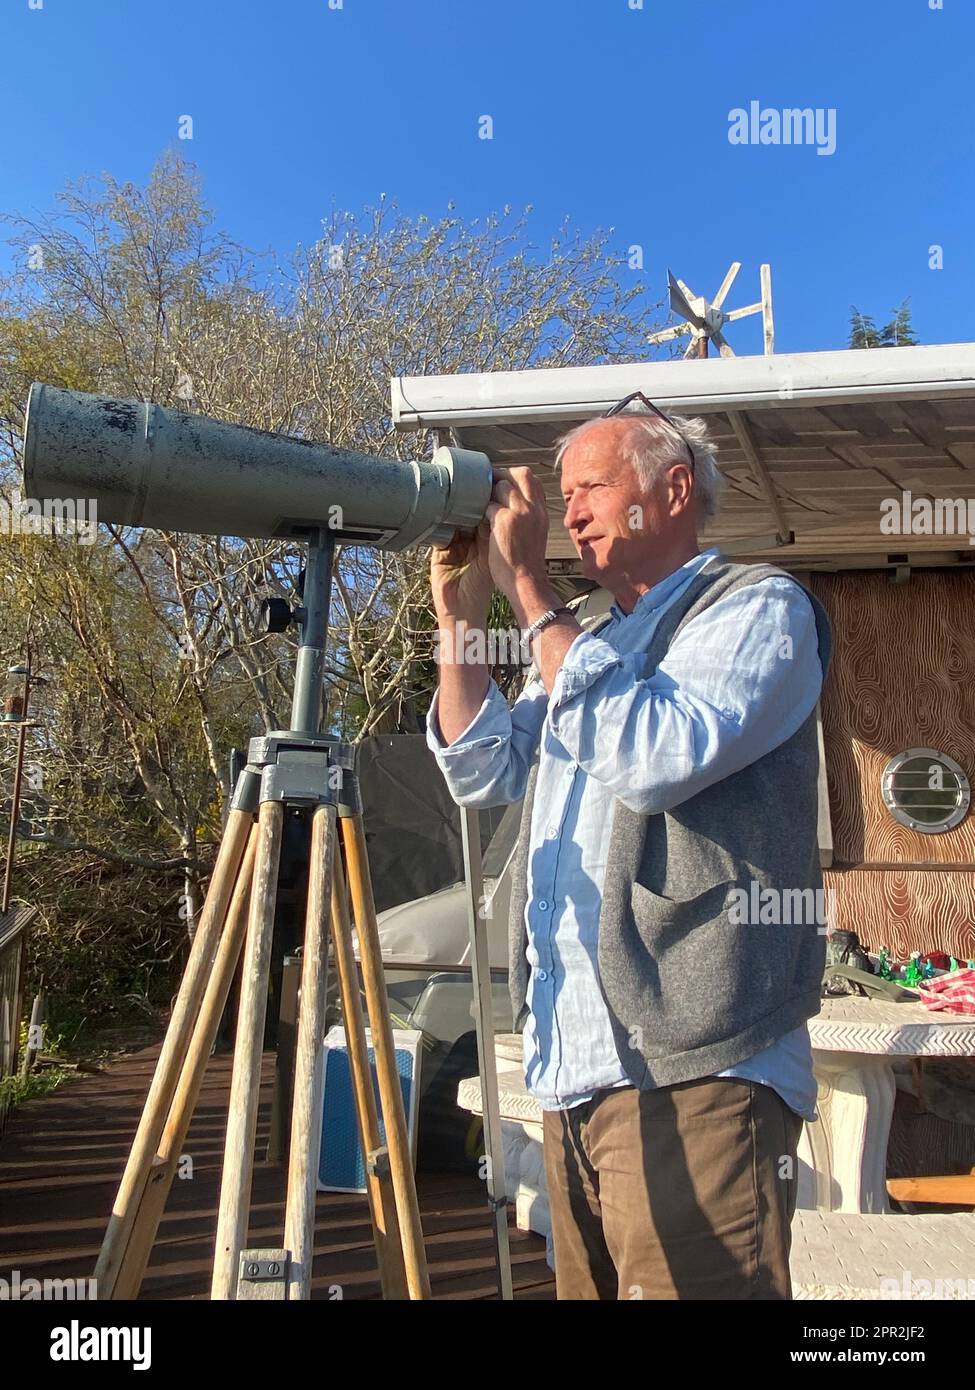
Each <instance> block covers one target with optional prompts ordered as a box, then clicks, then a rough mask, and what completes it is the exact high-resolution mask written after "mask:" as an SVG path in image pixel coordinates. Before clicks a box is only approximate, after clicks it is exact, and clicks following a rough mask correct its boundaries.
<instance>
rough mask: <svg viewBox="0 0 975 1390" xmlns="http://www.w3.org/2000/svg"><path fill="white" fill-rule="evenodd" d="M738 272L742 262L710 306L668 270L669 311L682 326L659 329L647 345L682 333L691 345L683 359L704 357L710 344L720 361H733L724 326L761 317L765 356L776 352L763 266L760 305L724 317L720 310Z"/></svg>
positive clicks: (767, 275)
mask: <svg viewBox="0 0 975 1390" xmlns="http://www.w3.org/2000/svg"><path fill="white" fill-rule="evenodd" d="M739 270H741V262H740V261H735V262H734V264H733V265H732V266H731V268H730V269H729V271H728V274H727V275H726V276H725V277H724V280H723V281H722V282H721V288H720V289H719V290H718V292H717V294H716V295H715V296H714V298H713V299H712V300H711V302H710V303H708V301H707V300H706V299H705V298H704V296H703V295H698V294H695V293H694V291H693V290H692V289H690V288H689V287H688V286H687V285H685V284H684V281H683V280H678V279H677V278H676V276H674V275H673V274H671V272H670V271H669V270H668V271H667V282H668V284H669V286H670V307H671V309H673V311H674V313H675V314H679V315H680V316H681V318H682V319H684V320H685V322H684V323H678V324H675V326H674V327H673V328H664V329H661V331H660V332H659V333H651V334H650V335H649V337H648V338H647V342H649V343H667V342H670V341H671V339H673V338H679V337H680V336H681V335H682V334H684V333H690V335H691V341H690V342H689V343H688V345H687V351H686V352H685V353H684V356H685V357H694V356H698V357H707V355H708V344H709V343H714V344H715V346H716V347H717V349H718V351H719V352H720V353H721V356H722V357H734V355H735V353H734V349H733V348H732V346H731V344H730V343H729V342H728V340H727V339H726V338H725V336H724V334H723V333H722V332H721V330H722V328H723V327H724V326H725V324H726V323H731V322H733V321H734V320H735V319H743V318H747V317H748V315H749V314H761V315H762V320H763V324H764V329H765V355H766V356H767V357H768V356H770V355H771V354H772V353H773V352H774V351H775V326H774V324H773V321H772V267H771V266H768V265H763V266H762V298H761V300H760V301H759V303H758V304H748V305H746V307H745V308H744V309H732V310H731V312H730V313H728V314H726V313H725V312H724V310H723V309H722V307H721V306H722V305H723V304H724V302H725V299H726V298H727V295H728V291H729V290H730V289H731V287H732V285H733V284H734V282H735V277H736V276H737V274H738V272H739Z"/></svg>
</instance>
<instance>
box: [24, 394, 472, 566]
mask: <svg viewBox="0 0 975 1390" xmlns="http://www.w3.org/2000/svg"><path fill="white" fill-rule="evenodd" d="M24 480H25V488H24V491H25V493H26V495H28V496H29V497H31V498H36V499H38V500H41V499H44V498H67V497H71V498H86V499H88V500H89V501H94V502H95V503H96V504H97V510H98V519H99V520H100V521H108V522H112V523H113V524H115V525H121V526H152V527H154V528H156V529H157V530H164V531H192V532H195V533H196V534H198V535H213V536H244V537H250V536H265V537H280V538H282V539H294V540H308V539H310V538H312V537H314V536H316V535H317V534H318V532H319V530H323V529H327V530H329V531H330V532H331V533H332V537H333V539H334V540H335V541H346V542H349V543H357V544H360V545H371V546H375V547H376V548H377V549H380V550H406V549H408V548H409V547H410V546H416V545H447V544H448V543H449V542H450V540H451V539H452V537H453V535H454V532H455V531H458V530H460V531H465V530H468V531H469V530H473V529H474V528H475V527H476V526H477V525H478V523H479V522H480V521H481V519H482V518H483V516H484V511H485V508H486V507H487V505H488V502H489V501H490V499H491V488H492V485H493V478H492V470H491V463H490V460H489V459H488V458H487V456H486V455H485V454H480V453H475V452H473V451H472V450H469V449H452V448H448V447H441V448H439V449H437V450H436V452H435V453H434V455H433V458H432V459H430V460H428V461H424V462H418V463H417V462H404V461H403V460H402V459H384V458H375V457H373V456H372V455H370V454H359V453H355V452H354V451H352V450H351V449H336V448H333V447H332V446H331V445H330V444H318V443H314V442H313V441H310V440H307V439H298V438H295V437H294V436H291V435H283V434H270V433H267V432H265V431H264V430H255V429H250V428H248V427H247V426H246V425H228V424H225V423H224V422H223V421H222V420H212V419H209V418H208V417H207V416H205V415H187V414H184V413H183V412H182V411H179V410H172V409H169V408H166V407H163V406H159V405H151V404H148V403H146V402H142V401H120V400H117V399H115V398H114V397H111V396H90V395H86V394H84V393H83V392H81V391H64V390H62V389H60V388H59V387H56V386H43V385H41V384H40V383H39V382H35V383H34V385H33V386H32V387H31V390H30V397H29V399H28V402H27V425H26V430H25V438H24Z"/></svg>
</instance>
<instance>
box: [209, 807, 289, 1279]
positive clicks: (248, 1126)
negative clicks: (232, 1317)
mask: <svg viewBox="0 0 975 1390" xmlns="http://www.w3.org/2000/svg"><path fill="white" fill-rule="evenodd" d="M283 827H284V805H283V803H282V802H280V801H264V802H262V803H261V810H260V816H259V819H258V832H257V833H258V839H257V859H256V863H255V865H254V888H253V892H252V895H251V902H250V913H249V916H248V922H247V942H246V947H245V959H244V973H243V981H242V985H241V993H240V1017H239V1020H238V1024H237V1042H236V1048H235V1051H234V1071H233V1079H232V1081H231V1084H230V1115H229V1118H228V1121H227V1140H226V1149H225V1151H224V1164H223V1179H222V1182H221V1186H220V1209H219V1215H218V1218H217V1245H216V1255H215V1258H214V1266H213V1286H212V1291H211V1297H212V1298H214V1299H233V1298H234V1297H235V1295H236V1289H237V1273H238V1265H239V1263H240V1252H241V1250H242V1249H243V1247H244V1244H245V1241H246V1237H247V1220H248V1214H249V1208H250V1196H251V1179H252V1177H253V1173H254V1139H255V1135H256V1133H257V1108H258V1102H259V1099H260V1085H261V1054H262V1052H263V1050H264V1017H265V1014H266V1012H267V977H268V971H269V967H270V964H271V938H272V935H273V932H274V903H275V894H276V889H277V878H278V862H279V860H280V857H281V833H282V830H283Z"/></svg>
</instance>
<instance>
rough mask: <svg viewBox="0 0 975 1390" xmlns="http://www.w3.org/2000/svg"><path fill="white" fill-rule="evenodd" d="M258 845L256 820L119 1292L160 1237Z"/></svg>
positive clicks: (131, 1288) (236, 948) (243, 921)
mask: <svg viewBox="0 0 975 1390" xmlns="http://www.w3.org/2000/svg"><path fill="white" fill-rule="evenodd" d="M256 850H257V828H256V827H255V826H252V827H251V833H250V839H249V840H248V844H247V850H246V852H245V854H244V862H243V863H242V864H241V866H240V873H239V874H238V876H237V884H236V887H235V888H234V896H233V899H232V900H231V903H230V911H229V912H228V913H227V925H226V928H225V929H224V933H223V936H222V937H221V938H220V945H219V947H218V949H217V958H216V960H215V961H214V963H213V970H212V972H211V974H210V980H209V983H208V984H207V991H206V994H205V995H204V997H203V1003H202V1005H201V1006H200V1014H199V1017H198V1018H197V1020H196V1027H195V1028H194V1029H193V1037H192V1040H191V1042H190V1046H189V1051H188V1053H187V1055H186V1063H185V1065H184V1067H183V1072H182V1075H181V1076H180V1079H179V1085H178V1086H177V1088H176V1095H175V1097H174V1098H173V1104H172V1108H171V1109H170V1112H169V1117H168V1119H167V1120H166V1127H165V1129H164V1130H163V1136H162V1141H161V1142H160V1145H159V1151H158V1153H157V1154H156V1159H155V1162H154V1164H153V1167H152V1170H151V1172H150V1175H149V1181H148V1182H147V1184H146V1187H145V1191H144V1192H143V1196H142V1201H141V1202H140V1203H139V1209H138V1212H137V1213H136V1218H135V1223H134V1226H133V1230H132V1237H131V1239H130V1241H129V1243H128V1247H127V1248H126V1251H125V1256H124V1258H123V1260H122V1264H121V1267H120V1269H119V1273H118V1279H117V1281H116V1285H115V1297H116V1298H137V1297H138V1294H139V1288H140V1286H141V1284H142V1280H143V1277H144V1275H145V1269H146V1265H147V1264H148V1263H149V1255H150V1253H151V1251H152V1244H153V1241H154V1240H155V1239H156V1232H157V1231H158V1229H159V1222H160V1220H161V1219H162V1214H163V1211H164V1210H165V1207H166V1199H167V1197H168V1196H169V1191H170V1188H171V1187H172V1184H173V1178H174V1176H175V1174H176V1168H177V1165H178V1163H179V1160H180V1157H181V1154H182V1152H183V1144H184V1142H185V1140H186V1133H187V1130H188V1129H189V1127H190V1120H191V1119H192V1118H193V1111H194V1110H195V1109H196V1102H197V1099H198V1098H199V1094H200V1087H201V1086H202V1084H203V1076H204V1073H205V1072H206V1068H207V1063H208V1061H209V1060H210V1049H211V1048H212V1047H213V1041H214V1038H215V1037H216V1036H217V1029H218V1028H219V1027H220V1018H221V1015H222V1014H223V1010H224V1006H225V1005H226V1002H227V995H228V994H229V993H230V986H231V984H232V983H233V978H234V971H235V970H236V969H237V960H238V958H239V956H240V951H241V947H242V945H243V943H244V933H245V931H246V928H247V912H248V906H249V903H250V893H251V885H252V883H253V878H254V858H255V853H256Z"/></svg>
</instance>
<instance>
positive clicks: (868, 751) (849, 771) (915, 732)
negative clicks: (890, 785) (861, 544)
mask: <svg viewBox="0 0 975 1390" xmlns="http://www.w3.org/2000/svg"><path fill="white" fill-rule="evenodd" d="M809 587H810V588H811V590H812V592H813V593H814V594H815V595H816V597H817V598H818V599H819V600H820V601H821V602H822V604H823V606H824V607H825V609H826V611H827V612H828V613H829V616H830V619H831V622H832V625H833V639H834V648H833V662H832V668H831V670H830V675H829V680H828V682H827V687H826V690H825V692H824V695H823V734H824V738H825V741H826V763H827V769H828V774H829V784H830V810H831V813H832V818H833V862H834V864H863V863H871V864H904V863H918V864H928V863H934V864H967V865H975V816H973V815H971V814H970V815H968V816H966V818H965V819H964V820H963V821H962V822H961V824H960V825H959V826H957V827H956V828H955V829H954V830H950V831H948V832H946V833H945V834H943V835H921V834H919V833H918V832H917V831H915V830H911V829H910V828H909V827H908V826H905V825H899V824H898V823H897V821H895V820H894V818H893V817H892V816H891V815H890V813H889V812H888V810H887V808H886V806H885V805H884V802H883V798H882V796H881V794H880V778H881V774H882V773H883V770H884V768H885V766H886V765H887V762H888V761H889V759H890V758H891V757H893V755H894V754H895V753H899V752H901V750H902V749H905V748H912V747H926V748H938V749H940V750H941V751H942V752H944V753H948V754H949V755H950V756H951V757H952V758H954V759H955V760H956V761H957V762H958V763H959V764H960V765H961V767H962V768H963V769H964V771H965V773H966V775H967V776H968V777H969V778H970V779H971V778H973V777H975V575H973V574H952V573H946V572H945V571H941V570H935V571H926V572H923V573H919V572H917V571H915V572H914V573H913V574H912V575H911V577H910V579H908V580H907V581H906V582H905V583H903V584H894V583H892V582H891V580H890V579H889V578H888V577H887V575H886V574H883V573H877V572H867V573H863V572H860V573H858V574H839V575H825V574H816V575H812V576H811V579H810V583H809Z"/></svg>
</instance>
